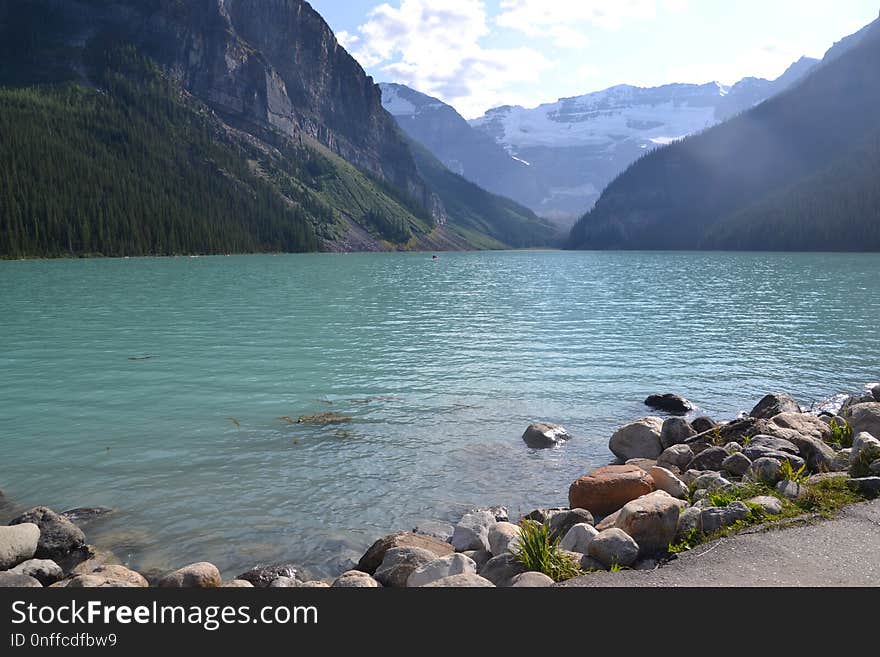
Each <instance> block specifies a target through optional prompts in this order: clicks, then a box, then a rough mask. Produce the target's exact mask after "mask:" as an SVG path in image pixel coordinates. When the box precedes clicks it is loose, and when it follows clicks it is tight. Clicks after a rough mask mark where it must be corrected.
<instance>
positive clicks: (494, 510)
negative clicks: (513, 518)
mask: <svg viewBox="0 0 880 657" xmlns="http://www.w3.org/2000/svg"><path fill="white" fill-rule="evenodd" d="M482 512H485V513H490V514H492V517H493V518H495V522H510V513H509V512H508V510H507V507H506V506H487V507H485V508H480V509H474V510H473V511H471V513H482Z"/></svg>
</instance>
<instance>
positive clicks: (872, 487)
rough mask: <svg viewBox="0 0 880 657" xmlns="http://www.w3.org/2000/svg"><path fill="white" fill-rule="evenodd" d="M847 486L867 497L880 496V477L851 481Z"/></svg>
mask: <svg viewBox="0 0 880 657" xmlns="http://www.w3.org/2000/svg"><path fill="white" fill-rule="evenodd" d="M847 486H849V487H850V488H852V489H853V490H854V491H856V492H858V493H860V494H862V495H864V496H865V497H877V496H878V495H880V477H860V478H858V479H850V480H849V481H848V482H847Z"/></svg>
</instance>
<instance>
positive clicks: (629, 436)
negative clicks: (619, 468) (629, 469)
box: [608, 417, 663, 461]
mask: <svg viewBox="0 0 880 657" xmlns="http://www.w3.org/2000/svg"><path fill="white" fill-rule="evenodd" d="M662 430H663V420H661V419H660V418H659V417H646V418H642V419H641V420H636V421H635V422H632V423H630V424H627V425H625V426H623V427H621V428H620V429H618V430H617V431H616V432H615V433H614V435H613V436H611V441H610V442H609V444H608V447H609V448H610V449H611V451H612V452H613V453H614V455H615V456H616V457H617V458H619V459H620V460H621V461H628V460H629V459H656V458H657V457H658V456H660V454H662V453H663V447H662V446H661V444H660V432H661V431H662Z"/></svg>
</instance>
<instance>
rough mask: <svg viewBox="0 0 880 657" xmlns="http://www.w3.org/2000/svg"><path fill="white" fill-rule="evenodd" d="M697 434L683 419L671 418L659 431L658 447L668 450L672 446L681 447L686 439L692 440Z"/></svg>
mask: <svg viewBox="0 0 880 657" xmlns="http://www.w3.org/2000/svg"><path fill="white" fill-rule="evenodd" d="M696 435H697V432H696V431H695V430H694V428H693V427H692V426H691V425H690V423H689V422H688V421H687V420H685V419H684V418H683V417H671V418H668V419H667V420H666V421H664V422H663V427H662V428H661V430H660V445H661V446H662V447H663V449H669V448H670V447H672V446H673V445H681V444H683V443H684V442H685V441H686V440H687V439H688V438H693V437H694V436H696Z"/></svg>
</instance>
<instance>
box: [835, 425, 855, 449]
mask: <svg viewBox="0 0 880 657" xmlns="http://www.w3.org/2000/svg"><path fill="white" fill-rule="evenodd" d="M829 442H830V443H831V444H832V445H834V446H836V447H837V448H838V449H845V448H847V447H852V446H853V428H852V427H851V426H850V424H849V422H847V421H846V420H844V421H843V423H842V424H839V423H838V422H837V418H831V440H830V441H829Z"/></svg>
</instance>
